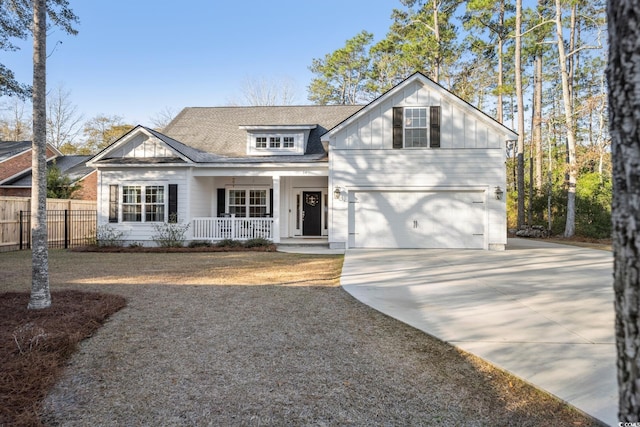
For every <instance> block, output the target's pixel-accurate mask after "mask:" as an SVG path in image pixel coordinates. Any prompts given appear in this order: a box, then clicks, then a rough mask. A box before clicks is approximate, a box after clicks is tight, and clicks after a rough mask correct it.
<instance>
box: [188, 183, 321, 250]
mask: <svg viewBox="0 0 640 427" xmlns="http://www.w3.org/2000/svg"><path fill="white" fill-rule="evenodd" d="M225 172H227V173H229V172H230V171H225ZM235 173H238V175H235ZM244 173H245V175H240V171H237V172H236V171H234V172H233V174H228V175H225V176H194V177H193V180H192V185H191V203H190V206H191V215H190V217H191V220H190V234H191V239H193V240H203V241H220V240H225V239H231V240H241V241H242V240H250V239H257V238H262V239H268V240H271V241H272V242H274V243H280V242H281V240H283V239H290V238H324V239H326V238H327V236H328V223H329V221H328V219H329V216H328V215H329V203H330V200H329V193H328V178H327V176H326V175H325V174H326V172H324V171H317V172H316V171H313V172H312V171H288V173H278V174H275V173H273V172H266V173H265V174H264V175H263V174H259V175H256V171H252V172H251V173H252V176H247V175H246V171H244Z"/></svg>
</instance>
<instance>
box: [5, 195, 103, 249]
mask: <svg viewBox="0 0 640 427" xmlns="http://www.w3.org/2000/svg"><path fill="white" fill-rule="evenodd" d="M30 208H31V200H30V198H29V197H0V251H14V250H19V249H28V248H29V247H30V245H31V238H30V237H31V235H30V233H31V225H30V220H31V218H30V213H29V210H30ZM21 212H22V213H21ZM47 228H48V238H49V247H50V248H66V247H70V246H77V245H83V244H86V243H89V242H90V241H91V240H93V239H95V236H96V202H92V201H86V200H66V199H65V200H63V199H47Z"/></svg>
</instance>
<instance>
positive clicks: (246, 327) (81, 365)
mask: <svg viewBox="0 0 640 427" xmlns="http://www.w3.org/2000/svg"><path fill="white" fill-rule="evenodd" d="M341 267H342V257H341V256H319V255H298V254H284V253H273V252H246V253H238V252H234V253H174V254H159V253H141V254H131V253H74V252H67V251H51V252H50V277H51V279H50V281H51V287H52V290H53V291H60V290H64V289H70V290H76V291H77V290H80V291H90V292H102V293H106V294H115V295H122V296H124V297H125V298H126V300H127V306H126V307H125V308H123V309H122V310H120V311H118V312H117V313H115V314H114V315H112V316H111V317H110V318H109V319H108V320H107V321H106V323H105V324H104V326H103V327H101V328H100V329H98V330H97V331H96V332H93V333H92V334H93V335H92V336H91V338H89V339H86V340H84V341H82V342H81V344H80V346H79V348H78V350H77V352H76V353H74V354H73V355H72V356H71V358H70V359H69V361H68V365H67V367H66V369H65V372H64V374H63V375H62V376H61V377H60V378H58V380H57V382H56V385H55V386H54V387H53V388H52V389H51V390H50V392H49V395H48V397H47V398H46V399H45V400H44V402H43V403H42V406H39V405H38V404H36V405H35V406H33V407H32V408H31V409H32V411H34V413H37V416H38V417H40V421H41V422H43V423H44V424H47V425H65V426H67V425H69V426H76V425H77V426H82V425H149V424H159V425H486V426H494V425H517V426H527V425H528V426H548V425H573V426H588V425H598V423H597V422H596V421H595V420H593V419H591V418H589V417H587V416H585V415H584V414H581V413H579V412H577V411H576V410H574V409H573V408H572V407H570V406H567V405H565V404H564V403H563V402H560V401H558V400H557V399H555V398H553V397H552V396H549V395H548V394H546V393H543V392H541V391H539V390H536V389H535V388H533V387H531V386H529V385H528V384H526V383H524V382H522V381H519V380H518V379H516V378H514V377H512V376H510V375H508V374H506V373H504V372H502V371H499V370H497V369H495V368H493V367H492V366H490V365H488V364H486V363H484V362H483V361H481V360H479V359H477V358H475V357H473V356H471V355H468V354H464V353H462V352H460V351H458V350H456V349H455V348H453V347H451V346H449V345H447V344H446V343H443V342H441V341H439V340H437V339H435V338H433V337H431V336H428V335H426V334H424V333H422V332H420V331H418V330H416V329H414V328H411V327H409V326H407V325H405V324H403V323H400V322H398V321H396V320H394V319H391V318H389V317H387V316H385V315H382V314H381V313H378V312H376V311H375V310H373V309H371V308H369V307H367V306H364V305H363V304H361V303H360V302H358V301H356V300H354V299H353V298H352V297H351V296H350V295H348V294H347V293H346V292H344V291H343V290H342V289H341V288H340V287H339V276H340V270H341ZM30 274H31V270H30V254H29V253H27V252H11V253H0V293H4V292H16V291H28V288H29V282H30ZM77 295H81V294H77ZM18 304H21V305H23V304H24V300H23V301H22V302H18ZM53 304H54V307H55V306H56V305H58V309H61V308H60V305H64V304H66V303H65V299H63V298H58V299H55V295H54V301H53ZM69 307H74V305H72V304H69ZM75 307H76V308H75V310H77V305H76V306H75ZM70 310H73V308H70ZM61 311H62V312H63V313H64V309H61ZM15 312H16V313H18V310H17V308H16V311H15ZM20 313H21V314H20V316H24V311H22V312H20ZM67 314H68V313H67ZM28 321H29V320H27V319H24V320H23V322H24V323H25V324H26V323H28ZM8 325H9V324H8V323H3V324H2V325H1V327H2V328H3V329H5V330H6V329H7V328H9V327H10V328H13V330H15V329H16V328H17V326H16V325H15V324H13V325H12V326H8ZM1 336H2V337H3V339H7V338H6V337H7V336H11V334H3V335H1ZM2 345H3V346H11V345H12V343H6V342H3V343H2ZM13 345H15V344H13ZM18 353H19V351H18ZM3 368H4V365H3ZM0 374H1V375H3V376H6V375H7V372H5V371H0ZM12 375H14V376H15V377H16V380H17V381H16V383H20V380H21V378H20V373H12ZM3 392H4V391H3ZM1 397H3V396H0V398H1ZM0 411H3V413H2V414H0V420H3V421H0V424H3V423H4V424H11V423H12V421H11V419H8V418H7V414H6V411H5V410H4V409H0ZM3 417H4V418H3ZM14 421H15V420H14Z"/></svg>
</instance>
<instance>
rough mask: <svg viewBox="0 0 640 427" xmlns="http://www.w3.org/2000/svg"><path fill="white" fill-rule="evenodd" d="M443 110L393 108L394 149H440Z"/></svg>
mask: <svg viewBox="0 0 640 427" xmlns="http://www.w3.org/2000/svg"><path fill="white" fill-rule="evenodd" d="M441 116H442V113H441V108H440V106H439V105H432V106H429V107H393V139H392V140H393V148H396V149H397V148H440V121H441Z"/></svg>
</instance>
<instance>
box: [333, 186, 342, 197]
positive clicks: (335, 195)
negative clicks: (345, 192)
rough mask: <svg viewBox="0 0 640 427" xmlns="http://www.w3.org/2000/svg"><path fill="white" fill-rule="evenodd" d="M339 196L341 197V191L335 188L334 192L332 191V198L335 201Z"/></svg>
mask: <svg viewBox="0 0 640 427" xmlns="http://www.w3.org/2000/svg"><path fill="white" fill-rule="evenodd" d="M341 195H342V189H341V188H340V187H336V188H335V190H333V198H334V199H336V200H337V199H339V198H340V196H341Z"/></svg>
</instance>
